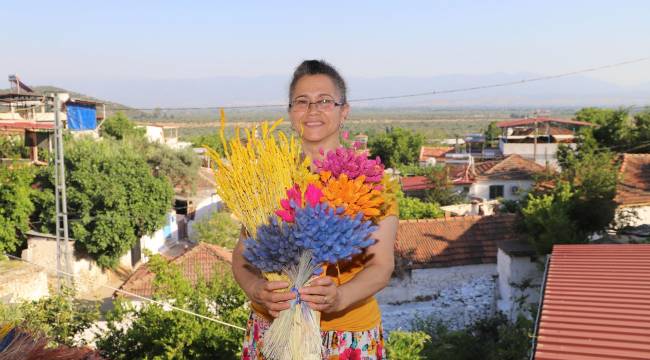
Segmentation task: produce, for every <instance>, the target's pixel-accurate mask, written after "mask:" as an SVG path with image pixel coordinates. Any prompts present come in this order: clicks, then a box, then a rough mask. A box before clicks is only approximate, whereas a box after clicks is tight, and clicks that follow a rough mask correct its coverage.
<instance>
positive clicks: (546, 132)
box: [512, 126, 575, 136]
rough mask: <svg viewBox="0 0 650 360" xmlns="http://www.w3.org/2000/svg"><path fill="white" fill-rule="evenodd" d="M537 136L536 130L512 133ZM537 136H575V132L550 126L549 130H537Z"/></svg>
mask: <svg viewBox="0 0 650 360" xmlns="http://www.w3.org/2000/svg"><path fill="white" fill-rule="evenodd" d="M534 134H535V129H534V128H525V129H515V131H514V132H513V133H512V135H519V136H524V135H534ZM537 135H538V136H544V135H575V132H574V131H573V130H571V129H567V128H562V127H557V126H550V127H549V128H548V129H546V127H541V128H539V129H537Z"/></svg>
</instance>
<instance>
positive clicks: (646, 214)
mask: <svg viewBox="0 0 650 360" xmlns="http://www.w3.org/2000/svg"><path fill="white" fill-rule="evenodd" d="M616 212H617V213H622V212H633V213H634V214H636V217H635V218H634V219H632V221H631V223H630V226H639V225H644V224H648V225H650V205H648V206H622V207H619V208H618V209H616Z"/></svg>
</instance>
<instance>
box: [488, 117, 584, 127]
mask: <svg viewBox="0 0 650 360" xmlns="http://www.w3.org/2000/svg"><path fill="white" fill-rule="evenodd" d="M535 123H537V124H542V123H557V124H566V125H577V126H594V124H592V123H588V122H584V121H576V120H567V119H554V118H546V117H539V118H530V119H515V120H504V121H499V122H497V124H496V125H497V126H498V127H500V128H507V127H514V126H526V125H534V124H535Z"/></svg>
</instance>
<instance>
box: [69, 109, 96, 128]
mask: <svg viewBox="0 0 650 360" xmlns="http://www.w3.org/2000/svg"><path fill="white" fill-rule="evenodd" d="M66 109H67V114H68V129H70V130H95V128H96V127H97V110H95V106H93V105H85V104H75V103H68V104H67V105H66Z"/></svg>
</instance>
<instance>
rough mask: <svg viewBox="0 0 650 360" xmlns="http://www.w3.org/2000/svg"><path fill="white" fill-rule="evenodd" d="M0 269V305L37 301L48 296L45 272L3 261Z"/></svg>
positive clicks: (37, 268) (14, 262) (31, 266)
mask: <svg viewBox="0 0 650 360" xmlns="http://www.w3.org/2000/svg"><path fill="white" fill-rule="evenodd" d="M0 269H2V271H0V303H3V302H4V303H17V302H21V301H25V300H27V301H31V300H38V299H40V298H42V297H46V296H49V290H48V283H47V272H46V271H45V270H44V269H42V268H39V267H38V266H34V265H30V264H27V263H24V262H20V261H14V260H8V261H5V262H4V263H3V264H2V265H1V266H0Z"/></svg>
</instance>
